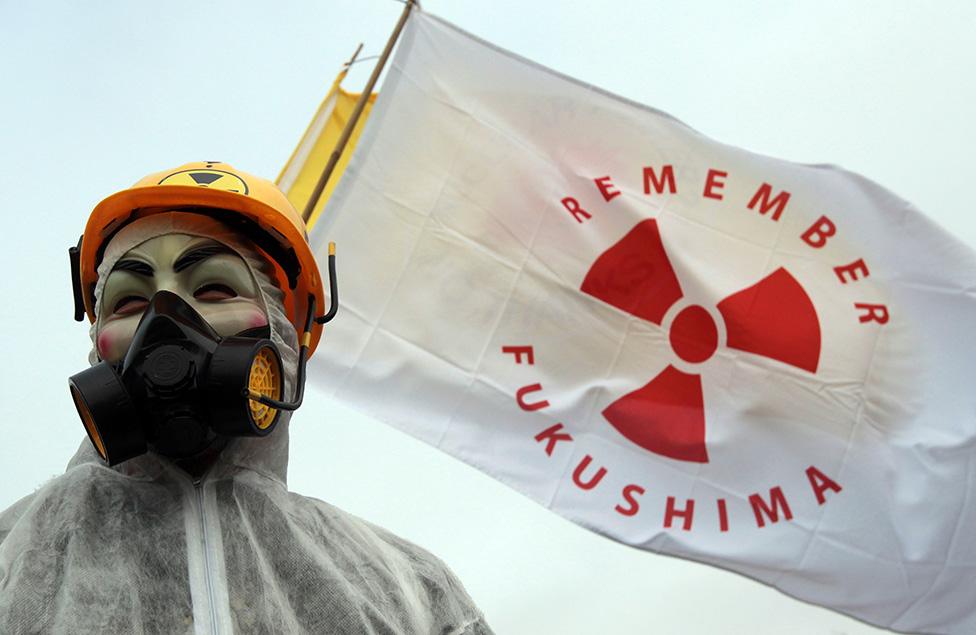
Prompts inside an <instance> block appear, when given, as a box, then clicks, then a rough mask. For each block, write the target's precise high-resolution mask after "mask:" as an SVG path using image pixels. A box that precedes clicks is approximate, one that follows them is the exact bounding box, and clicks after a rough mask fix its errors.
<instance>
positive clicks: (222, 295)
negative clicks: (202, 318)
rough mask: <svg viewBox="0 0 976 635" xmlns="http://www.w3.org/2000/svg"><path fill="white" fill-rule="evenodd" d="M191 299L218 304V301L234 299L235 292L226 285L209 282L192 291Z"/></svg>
mask: <svg viewBox="0 0 976 635" xmlns="http://www.w3.org/2000/svg"><path fill="white" fill-rule="evenodd" d="M193 297H194V298H196V299H197V300H200V301H202V302H219V301H220V300H228V299H230V298H236V297H237V292H236V291H234V290H233V289H231V288H230V287H228V286H227V285H226V284H220V283H219V282H211V283H210V284H205V285H203V286H202V287H200V288H199V289H197V290H196V291H194V292H193Z"/></svg>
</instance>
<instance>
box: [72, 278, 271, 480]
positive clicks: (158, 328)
mask: <svg viewBox="0 0 976 635" xmlns="http://www.w3.org/2000/svg"><path fill="white" fill-rule="evenodd" d="M68 385H69V387H70V389H71V395H72V397H73V398H74V402H75V406H76V407H77V408H78V413H79V414H80V415H81V419H82V422H83V423H84V424H85V429H86V430H87V432H88V436H89V437H90V438H91V441H92V443H93V444H94V446H95V448H96V449H97V450H98V453H99V454H100V455H101V456H102V458H104V459H106V460H107V461H108V462H109V464H115V463H119V462H121V461H125V460H126V459H130V458H132V457H134V456H138V455H140V454H144V453H145V452H146V451H147V450H148V449H152V450H153V451H155V452H158V453H160V454H163V455H166V456H170V457H173V458H186V457H190V456H193V455H195V454H197V453H199V452H201V451H202V450H204V449H206V448H207V447H209V446H210V445H211V444H212V443H213V442H214V441H215V440H216V439H217V437H218V436H225V437H240V436H265V435H267V434H269V433H270V432H271V431H272V430H273V429H274V427H275V425H276V424H277V422H278V418H279V416H280V414H281V411H280V410H278V409H276V408H272V407H270V406H267V405H265V404H263V403H261V402H260V401H254V400H251V399H249V398H248V394H250V393H255V394H260V395H264V396H266V397H270V398H271V399H272V400H280V399H281V397H282V393H283V391H284V374H283V372H282V366H281V355H280V353H279V351H278V348H277V346H275V345H274V343H273V342H272V341H271V340H270V339H267V338H266V337H248V336H245V335H241V336H234V337H223V338H222V337H220V336H219V335H218V334H217V333H216V331H214V330H213V328H212V327H211V326H210V325H209V324H207V322H206V320H204V319H203V317H201V315H200V314H199V313H197V312H196V311H195V310H194V309H193V307H191V306H190V305H189V304H187V303H186V302H185V301H184V300H183V299H182V298H181V297H180V296H178V295H176V294H175V293H172V292H170V291H159V292H158V293H156V294H155V295H154V296H153V297H152V299H151V300H150V302H149V305H148V307H147V308H146V312H145V314H144V315H143V317H142V319H141V321H140V322H139V326H138V327H137V328H136V332H135V335H134V336H133V339H132V344H131V345H130V347H129V351H128V353H127V354H126V356H125V358H124V359H123V360H122V362H121V363H119V364H111V363H109V362H107V361H102V362H99V363H98V364H96V365H95V366H92V367H91V368H88V369H86V370H84V371H82V372H80V373H78V374H76V375H74V376H72V377H71V378H70V379H69V380H68Z"/></svg>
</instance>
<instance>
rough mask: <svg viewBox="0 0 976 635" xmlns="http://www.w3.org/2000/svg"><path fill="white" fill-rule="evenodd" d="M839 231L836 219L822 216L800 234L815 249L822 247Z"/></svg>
mask: <svg viewBox="0 0 976 635" xmlns="http://www.w3.org/2000/svg"><path fill="white" fill-rule="evenodd" d="M836 233H837V226H836V225H834V221H832V220H830V219H829V218H827V217H826V216H821V217H820V218H819V219H817V222H816V223H814V224H813V225H810V229H808V230H806V231H805V232H803V235H802V236H800V237H801V238H802V239H803V242H805V243H806V244H808V245H810V246H811V247H813V248H814V249H820V248H821V247H823V246H824V245H826V244H827V239H828V238H830V237H831V236H833V235H834V234H836Z"/></svg>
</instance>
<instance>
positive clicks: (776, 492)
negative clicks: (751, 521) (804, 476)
mask: <svg viewBox="0 0 976 635" xmlns="http://www.w3.org/2000/svg"><path fill="white" fill-rule="evenodd" d="M769 499H770V503H771V505H767V504H766V501H764V500H763V498H762V496H760V495H759V494H753V495H751V496H750V497H749V504H750V505H752V513H753V514H755V515H756V525H757V526H758V527H765V526H766V520H765V518H763V515H764V514H765V516H766V518H769V520H770V521H772V522H774V523H778V522H779V510H780V509H782V510H783V517H784V518H786V520H792V519H793V512H792V511H790V505H789V503H787V502H786V497H785V496H783V490H782V489H781V488H780V487H779V486H778V485H777V486H776V487H774V488H772V489H770V490H769Z"/></svg>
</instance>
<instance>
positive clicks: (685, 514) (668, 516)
mask: <svg viewBox="0 0 976 635" xmlns="http://www.w3.org/2000/svg"><path fill="white" fill-rule="evenodd" d="M694 515H695V499H693V498H689V499H688V501H687V502H686V503H685V508H684V509H676V508H675V506H674V496H668V504H667V507H666V508H665V510H664V526H665V527H667V528H670V527H671V521H672V520H674V517H675V516H679V517H680V518H681V519H682V524H681V528H682V529H684V530H685V531H690V530H691V519H692V517H693V516H694Z"/></svg>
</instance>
